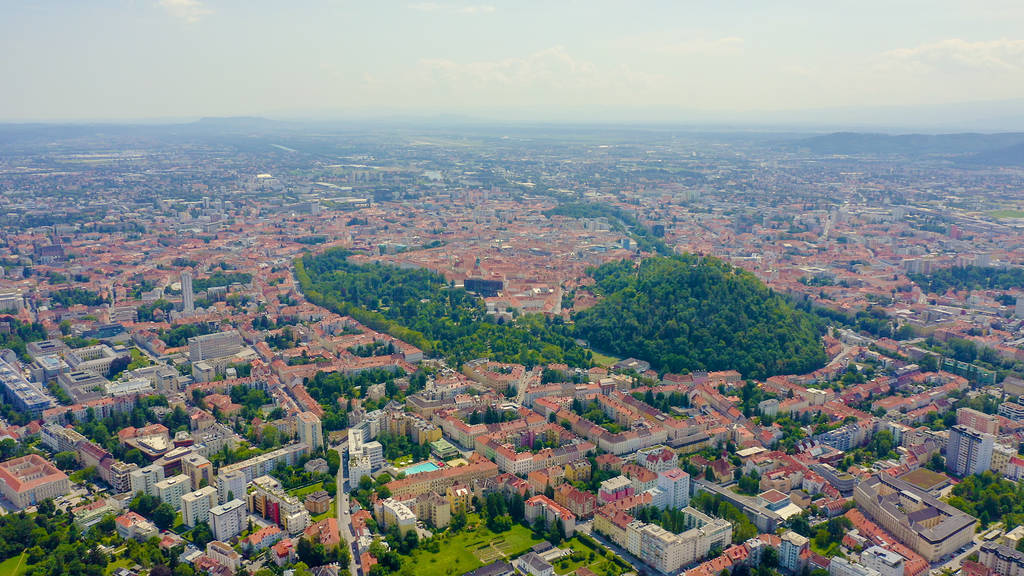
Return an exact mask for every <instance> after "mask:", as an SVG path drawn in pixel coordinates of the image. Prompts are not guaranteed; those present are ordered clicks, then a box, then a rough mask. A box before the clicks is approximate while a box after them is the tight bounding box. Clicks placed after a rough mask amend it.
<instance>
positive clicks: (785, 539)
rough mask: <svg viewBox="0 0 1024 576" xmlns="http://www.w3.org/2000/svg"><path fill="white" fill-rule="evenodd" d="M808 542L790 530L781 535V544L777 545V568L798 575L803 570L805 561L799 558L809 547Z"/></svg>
mask: <svg viewBox="0 0 1024 576" xmlns="http://www.w3.org/2000/svg"><path fill="white" fill-rule="evenodd" d="M810 542H811V541H810V540H808V539H807V538H805V537H804V536H801V535H799V534H797V533H796V532H793V531H792V530H791V531H789V532H786V533H785V534H783V535H782V544H780V545H779V567H780V568H782V569H783V570H786V571H788V572H790V573H792V574H798V573H799V572H800V571H801V570H803V567H804V565H805V564H804V562H805V561H804V560H803V558H802V557H801V556H802V554H803V552H804V550H806V549H807V548H808V546H810Z"/></svg>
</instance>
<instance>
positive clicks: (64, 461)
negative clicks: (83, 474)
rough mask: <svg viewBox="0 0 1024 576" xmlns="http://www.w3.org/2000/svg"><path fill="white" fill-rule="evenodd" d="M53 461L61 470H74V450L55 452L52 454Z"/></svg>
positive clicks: (76, 463)
mask: <svg viewBox="0 0 1024 576" xmlns="http://www.w3.org/2000/svg"><path fill="white" fill-rule="evenodd" d="M53 463H54V464H56V465H57V468H60V469H61V470H74V469H75V468H77V467H78V458H77V457H76V456H75V453H74V452H57V453H56V454H54V456H53Z"/></svg>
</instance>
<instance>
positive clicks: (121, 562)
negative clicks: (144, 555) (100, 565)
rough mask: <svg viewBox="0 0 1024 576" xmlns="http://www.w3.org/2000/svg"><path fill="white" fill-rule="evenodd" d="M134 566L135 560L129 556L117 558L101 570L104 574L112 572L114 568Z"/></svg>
mask: <svg viewBox="0 0 1024 576" xmlns="http://www.w3.org/2000/svg"><path fill="white" fill-rule="evenodd" d="M132 566H135V561H134V560H132V559H131V558H118V559H117V560H115V561H113V562H111V563H110V564H107V568H106V569H105V570H104V571H103V573H104V574H113V573H114V570H117V569H118V568H131V567H132Z"/></svg>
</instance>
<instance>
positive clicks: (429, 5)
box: [409, 2, 497, 15]
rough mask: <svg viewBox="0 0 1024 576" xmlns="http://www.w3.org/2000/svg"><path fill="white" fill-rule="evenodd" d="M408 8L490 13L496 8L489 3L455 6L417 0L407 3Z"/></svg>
mask: <svg viewBox="0 0 1024 576" xmlns="http://www.w3.org/2000/svg"><path fill="white" fill-rule="evenodd" d="M409 8H411V9H413V10H416V11H417V12H435V13H444V14H469V15H476V14H490V13H492V12H494V11H496V10H497V8H495V7H494V6H492V5H490V4H465V5H462V6H455V5H451V4H438V3H437V2H418V3H416V4H409Z"/></svg>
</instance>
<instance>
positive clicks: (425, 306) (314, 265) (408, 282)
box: [295, 249, 591, 367]
mask: <svg viewBox="0 0 1024 576" xmlns="http://www.w3.org/2000/svg"><path fill="white" fill-rule="evenodd" d="M348 256H349V252H347V251H345V250H341V249H334V250H328V251H326V252H324V253H323V254H319V255H311V254H308V255H306V256H303V257H302V258H300V259H298V260H296V262H295V274H296V277H297V278H298V280H299V283H300V285H301V286H302V289H303V292H304V293H305V295H306V297H307V298H308V299H309V300H311V301H312V302H314V303H316V304H318V305H320V306H324V307H325V308H327V309H329V310H332V311H334V312H336V313H338V314H344V315H348V316H351V317H353V318H355V319H356V320H358V321H360V322H362V323H363V324H365V325H367V326H369V327H370V328H373V329H374V330H377V331H380V332H385V333H388V334H390V335H392V336H394V337H396V338H398V339H400V340H404V341H406V342H409V343H410V344H412V345H414V346H416V347H418V348H420V349H421V350H423V351H424V352H425V353H428V354H434V355H437V356H442V357H445V358H447V359H448V360H450V361H452V362H453V363H454V364H456V365H460V364H462V363H464V362H466V361H468V360H472V359H475V358H491V359H493V360H497V361H499V362H516V363H519V364H524V365H526V366H530V367H532V366H536V365H538V364H545V363H552V362H564V363H566V364H568V365H570V366H580V367H589V366H590V364H591V361H590V353H589V352H588V351H587V350H585V349H583V348H581V347H580V346H578V345H577V344H576V343H575V342H574V340H573V338H572V337H571V336H570V335H569V334H568V330H567V329H566V328H565V327H564V326H562V325H560V324H558V321H557V320H549V319H545V318H544V317H543V316H540V315H526V316H523V317H520V318H519V319H517V320H516V321H514V322H503V321H501V320H495V319H494V318H493V317H492V316H489V315H488V314H487V308H486V306H485V305H484V301H483V300H482V299H481V298H479V297H478V296H475V295H473V294H470V293H469V292H466V290H464V289H462V288H457V287H455V286H453V285H452V283H451V282H449V281H448V280H446V279H445V277H444V276H443V275H441V274H438V273H436V272H432V271H430V270H426V269H422V268H418V269H404V268H398V267H396V266H391V265H388V264H381V263H379V262H371V263H367V264H357V263H354V262H351V261H349V259H348Z"/></svg>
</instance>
